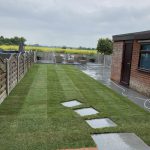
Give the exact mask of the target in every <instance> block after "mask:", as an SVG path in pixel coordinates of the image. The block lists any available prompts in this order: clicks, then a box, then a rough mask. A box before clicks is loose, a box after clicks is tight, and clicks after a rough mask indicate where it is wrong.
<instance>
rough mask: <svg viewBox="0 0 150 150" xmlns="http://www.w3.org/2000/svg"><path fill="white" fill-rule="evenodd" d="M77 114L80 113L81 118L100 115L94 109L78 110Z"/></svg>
mask: <svg viewBox="0 0 150 150" xmlns="http://www.w3.org/2000/svg"><path fill="white" fill-rule="evenodd" d="M75 112H76V113H78V114H79V115H80V116H88V115H95V114H98V113H99V112H98V111H96V110H95V109H94V108H82V109H77V110H75Z"/></svg>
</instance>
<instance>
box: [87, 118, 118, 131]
mask: <svg viewBox="0 0 150 150" xmlns="http://www.w3.org/2000/svg"><path fill="white" fill-rule="evenodd" d="M86 122H87V123H88V124H89V125H90V126H91V127H92V128H94V129H96V128H105V127H116V126H117V125H116V124H115V123H114V122H113V121H112V120H110V119H109V118H103V119H92V120H86Z"/></svg>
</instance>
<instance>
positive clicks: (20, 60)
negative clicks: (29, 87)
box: [18, 54, 24, 81]
mask: <svg viewBox="0 0 150 150" xmlns="http://www.w3.org/2000/svg"><path fill="white" fill-rule="evenodd" d="M23 76H24V55H23V54H19V56H18V81H20V80H21V79H22V78H23Z"/></svg>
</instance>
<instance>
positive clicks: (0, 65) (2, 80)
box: [0, 51, 36, 103]
mask: <svg viewBox="0 0 150 150" xmlns="http://www.w3.org/2000/svg"><path fill="white" fill-rule="evenodd" d="M4 55H5V56H4ZM35 55H36V53H35V52H33V51H30V52H25V53H12V54H8V55H7V54H0V103H2V101H3V100H4V99H5V98H6V97H7V96H8V95H9V93H10V92H11V91H12V89H13V88H14V87H15V86H16V85H17V83H18V82H19V81H20V80H21V79H22V78H23V77H24V75H25V74H26V72H27V71H28V70H29V69H30V67H31V66H32V64H33V63H34V62H35Z"/></svg>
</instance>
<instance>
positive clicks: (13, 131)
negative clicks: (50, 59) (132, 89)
mask: <svg viewBox="0 0 150 150" xmlns="http://www.w3.org/2000/svg"><path fill="white" fill-rule="evenodd" d="M72 99H78V100H79V101H81V102H82V103H83V105H82V106H80V107H76V108H82V107H89V106H91V107H94V108H95V109H96V110H98V111H100V113H99V114H97V115H93V116H89V117H80V116H79V115H77V114H76V113H75V112H74V111H73V109H70V108H66V107H64V106H62V105H61V104H60V103H61V102H64V101H69V100H72ZM74 109H75V108H74ZM103 117H109V118H110V119H112V120H113V121H114V122H115V123H117V124H118V126H117V127H115V128H103V129H92V128H90V127H89V126H88V125H87V124H86V122H85V121H84V120H85V119H92V118H103ZM109 132H134V133H136V134H137V135H138V136H139V137H141V138H142V139H143V140H144V141H145V142H146V143H147V144H148V145H150V113H149V112H146V111H144V110H143V109H142V108H139V107H138V106H136V105H135V104H133V103H132V102H130V101H129V100H128V99H126V98H125V97H122V96H121V95H118V94H117V93H115V92H114V91H112V90H111V89H108V88H107V87H105V86H104V85H102V84H100V83H98V82H96V81H95V80H94V79H92V78H90V77H88V76H87V75H85V74H84V73H82V72H81V71H79V70H78V69H76V68H74V67H72V66H68V65H34V66H33V67H32V68H31V69H30V71H29V72H28V73H27V74H26V76H25V77H24V78H23V79H22V80H21V82H20V83H19V84H18V85H17V86H16V87H15V89H14V90H13V91H12V92H11V93H10V95H9V97H7V98H6V99H5V101H4V102H3V103H2V104H1V105H0V149H1V150H55V149H63V148H78V147H91V146H95V144H94V142H93V141H92V139H91V137H90V135H91V134H92V133H109Z"/></svg>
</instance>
